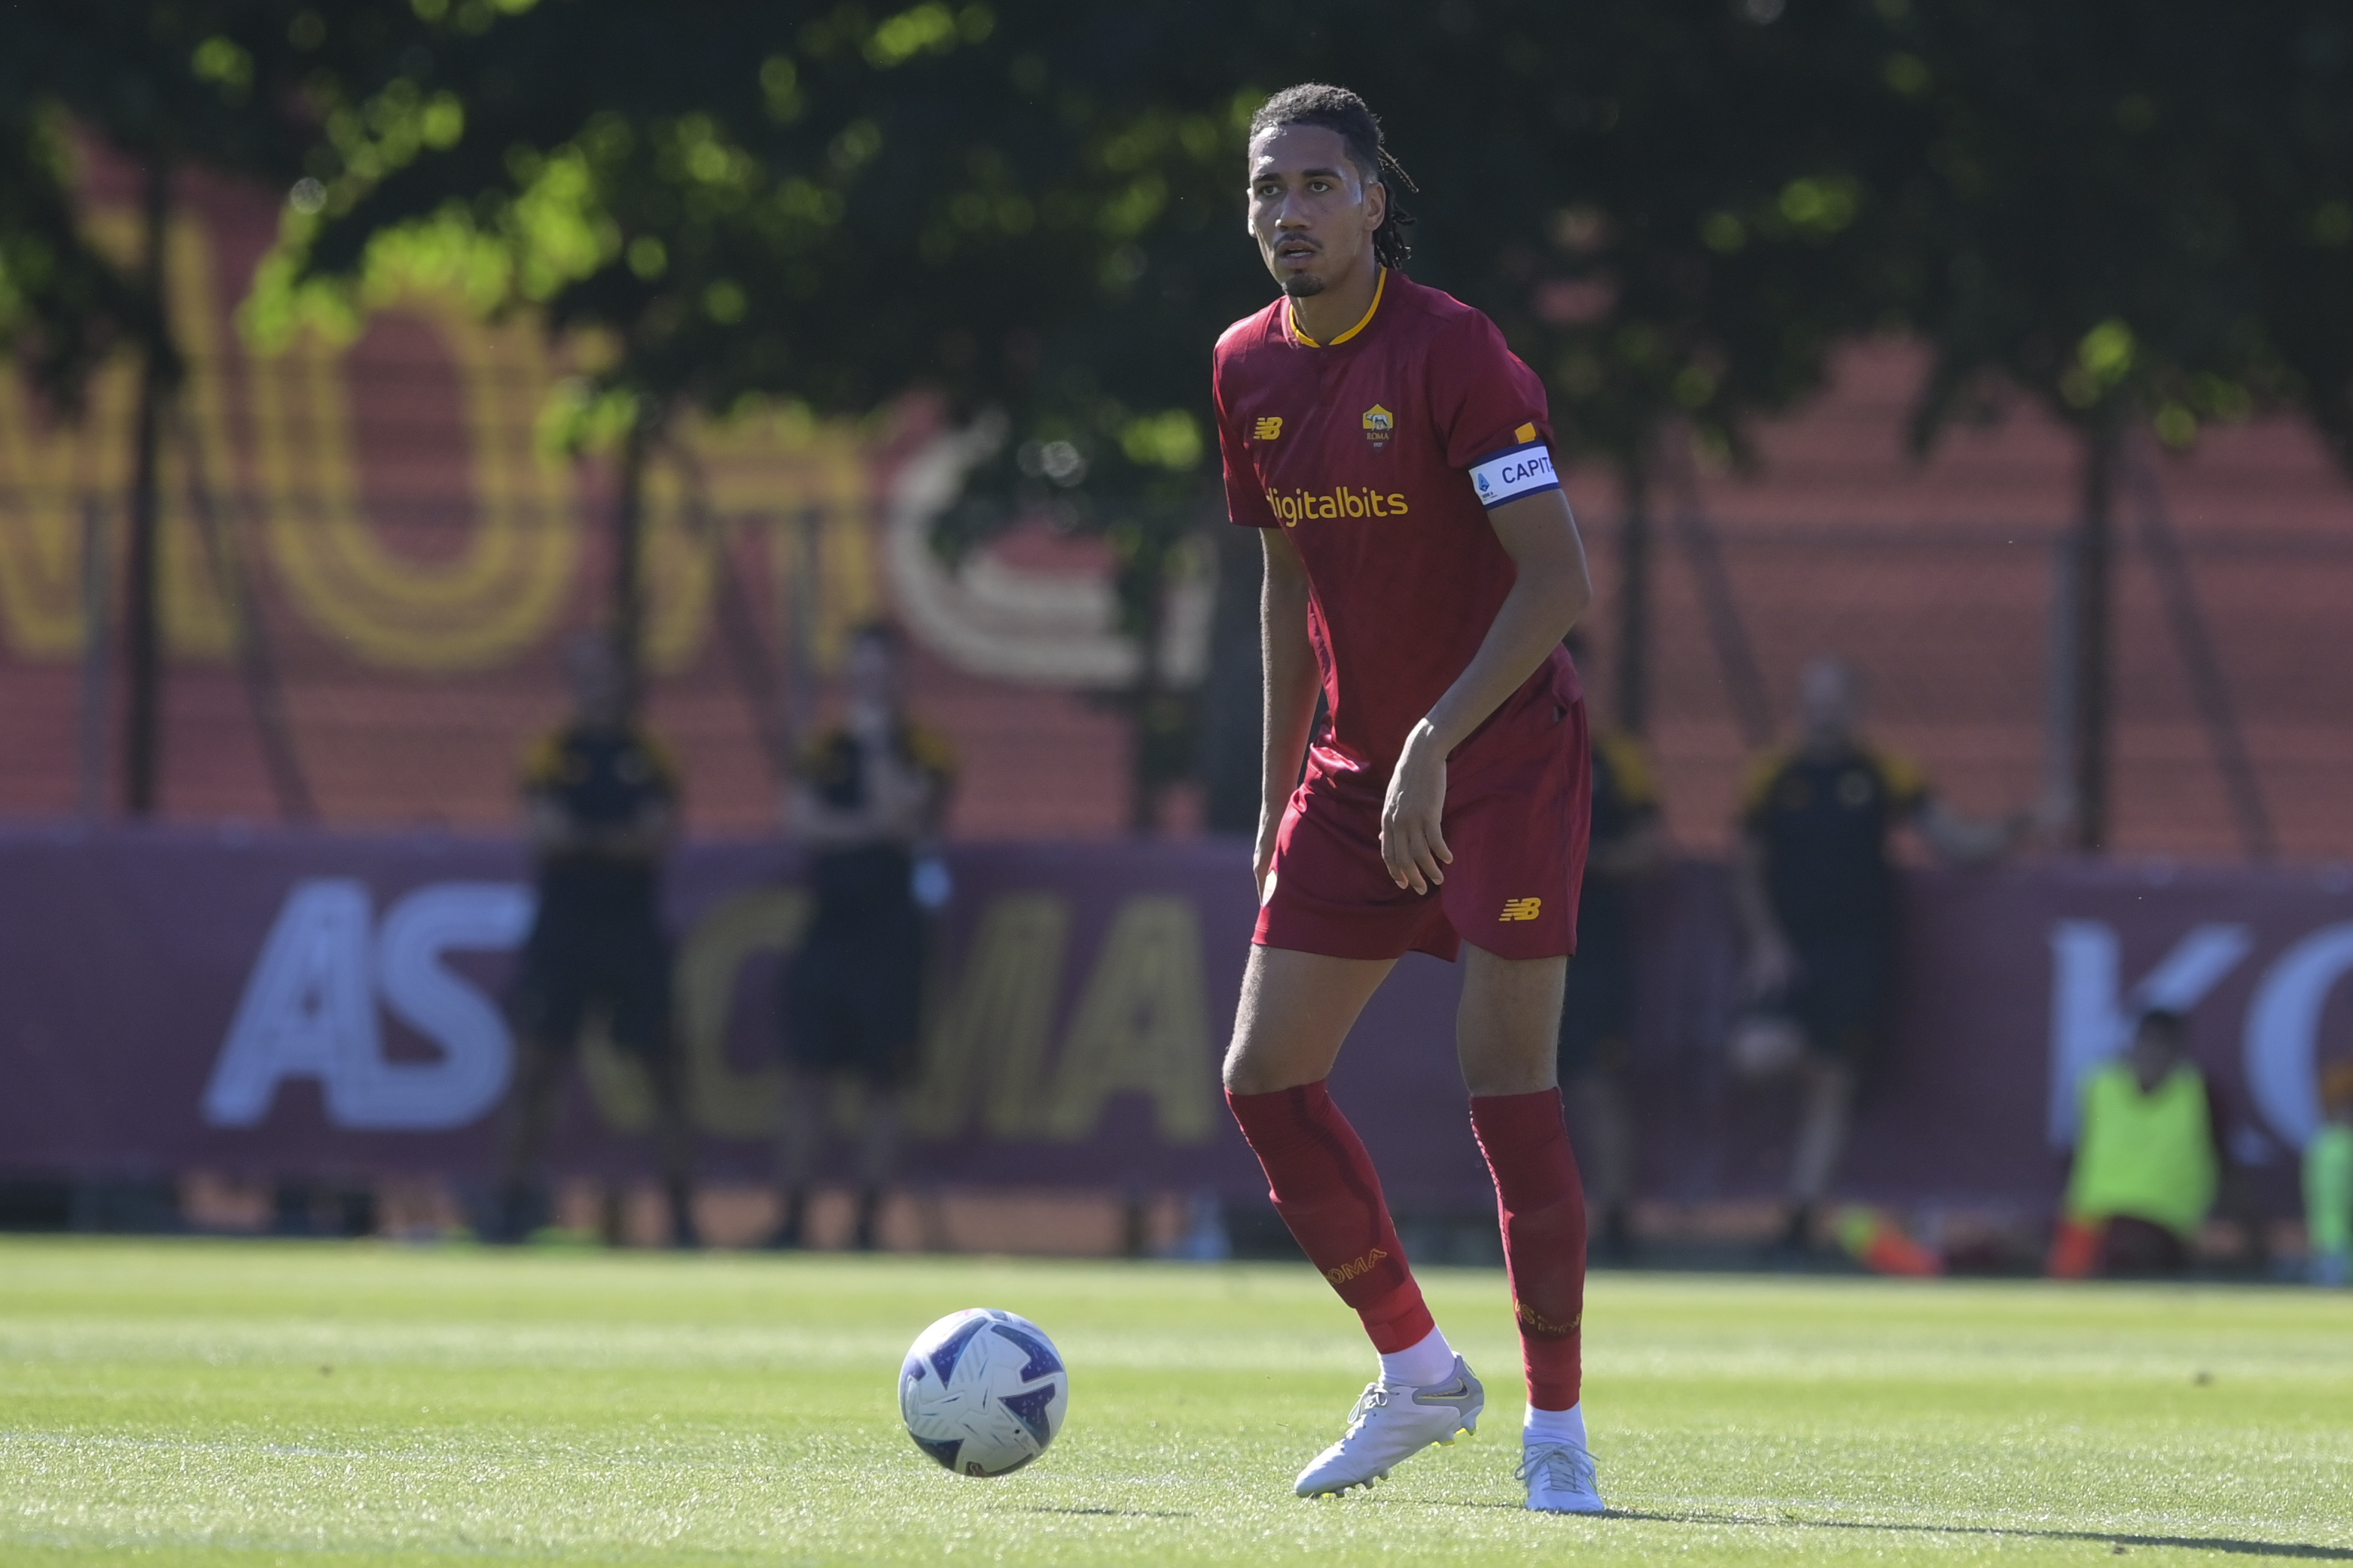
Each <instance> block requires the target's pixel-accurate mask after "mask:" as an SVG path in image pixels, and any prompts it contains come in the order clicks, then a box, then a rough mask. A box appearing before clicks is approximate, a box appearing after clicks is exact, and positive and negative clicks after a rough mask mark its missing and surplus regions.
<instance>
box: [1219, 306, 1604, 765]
mask: <svg viewBox="0 0 2353 1568" xmlns="http://www.w3.org/2000/svg"><path fill="white" fill-rule="evenodd" d="M1213 380H1214V384H1215V388H1216V395H1217V404H1218V438H1219V445H1220V447H1221V448H1222V450H1223V452H1224V456H1225V464H1226V499H1227V505H1228V508H1229V511H1230V513H1231V515H1232V518H1233V521H1235V522H1237V523H1240V524H1241V525H1243V526H1245V527H1251V528H1282V529H1283V530H1285V531H1287V532H1288V533H1289V534H1290V536H1291V540H1292V542H1293V544H1294V545H1296V546H1297V547H1298V551H1299V556H1300V559H1301V560H1302V561H1303V563H1305V564H1306V568H1307V581H1308V589H1309V596H1308V609H1307V622H1308V632H1309V636H1310V637H1312V638H1313V639H1314V644H1315V657H1316V659H1317V662H1318V663H1319V664H1320V665H1321V666H1322V668H1323V676H1324V701H1325V703H1326V705H1327V706H1328V707H1329V709H1330V710H1331V721H1330V724H1329V727H1328V728H1327V729H1326V730H1325V731H1324V733H1323V734H1321V735H1319V736H1318V737H1317V738H1316V741H1315V743H1314V747H1313V749H1312V751H1311V752H1310V758H1309V765H1310V767H1311V768H1312V769H1313V770H1314V771H1316V772H1318V773H1324V774H1327V775H1330V776H1332V777H1333V779H1334V782H1335V783H1338V784H1344V785H1345V784H1358V785H1360V786H1369V787H1370V788H1371V789H1373V790H1374V791H1376V792H1378V791H1383V790H1386V789H1387V788H1388V778H1389V773H1390V772H1391V770H1392V769H1393V768H1394V767H1395V766H1396V764H1397V758H1398V752H1401V751H1403V750H1404V748H1405V738H1406V736H1407V734H1408V733H1409V732H1410V731H1411V730H1412V729H1413V726H1414V725H1415V724H1417V723H1419V722H1420V721H1421V719H1422V718H1423V716H1424V715H1426V714H1427V713H1428V712H1429V711H1430V708H1431V706H1432V705H1433V704H1435V703H1436V702H1437V700H1439V698H1440V697H1441V696H1442V695H1444V694H1445V691H1446V689H1447V688H1448V687H1449V686H1451V685H1452V684H1453V683H1454V680H1455V678H1456V677H1457V676H1460V675H1461V673H1462V671H1463V669H1464V668H1465V667H1466V666H1468V665H1469V664H1470V662H1471V659H1472V656H1473V655H1474V654H1476V653H1477V652H1478V651H1479V645H1480V643H1481V642H1482V640H1483V639H1484V638H1485V637H1486V635H1487V630H1488V628H1489V627H1490V626H1493V624H1494V619H1495V612H1496V610H1497V609H1499V608H1500V607H1501V606H1502V605H1503V602H1504V595H1506V594H1508V593H1510V592H1511V588H1512V584H1513V582H1514V579H1515V578H1516V576H1517V569H1516V568H1515V567H1514V566H1513V564H1512V558H1511V557H1510V556H1509V555H1508V554H1506V553H1505V552H1504V547H1503V544H1502V543H1501V542H1499V541H1498V540H1497V539H1496V537H1495V531H1494V528H1493V525H1492V524H1490V523H1489V522H1488V521H1487V508H1488V507H1489V506H1490V505H1493V504H1497V503H1499V502H1500V501H1503V500H1514V499H1516V498H1518V497H1519V496H1522V495H1528V494H1534V493H1535V492H1536V491H1539V490H1543V489H1557V488H1558V480H1557V479H1556V478H1555V477H1554V474H1553V468H1552V458H1551V445H1552V422H1551V418H1550V416H1549V414H1548V413H1547V410H1546V401H1545V393H1544V384H1543V383H1542V382H1540V381H1538V380H1537V379H1536V376H1535V372H1533V371H1531V370H1529V369H1528V367H1527V366H1526V365H1525V364H1523V363H1521V362H1520V360H1519V357H1518V356H1517V355H1515V354H1514V353H1512V351H1511V350H1510V349H1509V348H1507V347H1506V346H1504V335H1503V333H1501V332H1500V331H1496V330H1495V324H1494V323H1493V321H1489V320H1488V319H1487V318H1486V317H1485V316H1484V315H1483V314H1482V313H1481V312H1479V311H1477V310H1472V308H1471V307H1470V306H1468V305H1465V304H1463V303H1462V302H1461V300H1456V299H1454V298H1453V297H1452V296H1451V295H1448V294H1445V293H1442V292H1440V290H1438V289H1430V288H1425V287H1423V286H1422V285H1420V284H1419V283H1416V282H1414V281H1413V280H1412V279H1409V278H1408V277H1406V276H1405V275H1404V274H1402V273H1400V272H1396V271H1388V272H1385V273H1384V274H1383V276H1382V278H1381V281H1380V285H1379V288H1378V290H1377V292H1376V294H1375V295H1374V298H1373V308H1372V310H1371V311H1370V312H1369V313H1368V314H1367V315H1366V318H1365V319H1364V320H1363V321H1360V322H1358V323H1357V325H1356V328H1355V329H1353V330H1352V331H1348V332H1344V333H1342V334H1341V335H1340V336H1339V337H1337V338H1335V339H1334V340H1333V341H1332V342H1329V343H1326V344H1318V343H1315V342H1311V341H1310V340H1308V339H1305V338H1303V337H1301V336H1300V334H1299V331H1298V329H1297V328H1296V327H1295V326H1294V325H1293V322H1292V320H1291V310H1290V301H1289V300H1283V299H1278V300H1275V301H1274V302H1273V303H1272V304H1271V305H1269V306H1267V308H1266V309H1265V310H1261V311H1259V312H1258V313H1257V314H1256V315H1253V316H1249V317H1246V318H1244V319H1243V320H1241V321H1237V322H1235V323H1234V324H1233V325H1232V326H1230V327H1229V328H1227V329H1226V331H1225V335H1224V336H1222V337H1220V338H1219V340H1218V349H1217V354H1216V358H1215V371H1214V377H1213ZM1482 497H1485V498H1486V499H1485V500H1482ZM1537 692H1543V693H1545V694H1546V695H1547V696H1548V697H1549V698H1550V699H1551V700H1554V701H1556V702H1559V703H1562V704H1564V705H1565V704H1567V703H1569V702H1573V701H1575V700H1577V697H1578V696H1579V695H1580V692H1579V689H1578V687H1577V674H1576V670H1575V668H1574V667H1573V666H1572V665H1571V664H1570V662H1569V658H1568V655H1567V651H1566V650H1563V649H1555V650H1554V653H1553V656H1552V658H1550V659H1549V660H1548V661H1547V662H1546V664H1545V665H1543V666H1541V667H1539V668H1537V670H1536V671H1535V674H1534V675H1532V676H1530V677H1529V678H1528V681H1527V684H1526V685H1525V686H1524V687H1522V688H1521V689H1520V690H1519V691H1518V692H1517V693H1515V694H1514V696H1513V697H1511V698H1509V699H1507V700H1505V701H1504V704H1503V706H1502V707H1501V708H1499V709H1498V710H1497V714H1498V715H1501V714H1503V713H1507V712H1510V711H1511V710H1514V708H1516V707H1518V706H1519V705H1520V704H1521V703H1522V702H1524V701H1525V700H1530V699H1531V698H1532V697H1533V696H1534V695H1535V693H1537ZM1492 726H1493V719H1492V718H1491V719H1490V721H1489V722H1488V723H1487V724H1484V725H1482V726H1481V727H1480V729H1479V730H1478V731H1474V732H1473V733H1472V737H1471V738H1470V739H1469V740H1467V741H1465V742H1463V743H1462V745H1461V748H1460V749H1459V750H1458V751H1457V752H1456V755H1457V757H1468V756H1470V755H1472V754H1473V753H1474V752H1476V750H1477V748H1478V747H1479V743H1480V741H1481V738H1482V736H1483V735H1484V734H1485V733H1486V732H1487V731H1488V730H1489V729H1490V728H1491V727H1492Z"/></svg>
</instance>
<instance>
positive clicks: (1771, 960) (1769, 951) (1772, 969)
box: [1742, 931, 1798, 1001]
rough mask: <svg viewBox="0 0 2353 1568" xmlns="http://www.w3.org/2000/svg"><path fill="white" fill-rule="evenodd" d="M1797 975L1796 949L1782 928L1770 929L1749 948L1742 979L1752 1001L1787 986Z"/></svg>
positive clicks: (1785, 988)
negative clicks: (1780, 930)
mask: <svg viewBox="0 0 2353 1568" xmlns="http://www.w3.org/2000/svg"><path fill="white" fill-rule="evenodd" d="M1797 977H1798V953H1797V950H1796V949H1794V948H1792V947H1791V946H1790V945H1789V941H1788V938H1787V937H1785V936H1783V935H1782V934H1781V933H1780V932H1779V931H1767V932H1766V933H1764V934H1763V935H1761V936H1759V937H1758V938H1757V941H1756V942H1755V943H1754V944H1753V945H1752V946H1751V947H1750V948H1749V950H1748V968H1747V973H1746V974H1745V975H1744V976H1742V980H1743V983H1744V985H1745V987H1746V991H1747V993H1748V996H1749V999H1750V1000H1751V1001H1761V1000H1763V999H1764V998H1766V997H1767V996H1771V995H1773V994H1776V993H1778V992H1781V991H1786V990H1788V988H1789V983H1790V982H1791V981H1793V980H1795V979H1796V978H1797Z"/></svg>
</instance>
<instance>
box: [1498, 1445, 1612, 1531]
mask: <svg viewBox="0 0 2353 1568" xmlns="http://www.w3.org/2000/svg"><path fill="white" fill-rule="evenodd" d="M1518 1473H1519V1479H1522V1480H1524V1481H1525V1482H1527V1483H1528V1507H1530V1508H1531V1509H1534V1510H1535V1511H1536V1512H1538V1513H1599V1512H1600V1511H1601V1487H1600V1484H1599V1480H1598V1479H1596V1477H1595V1475H1594V1469H1593V1456H1592V1455H1590V1454H1588V1453H1587V1452H1586V1451H1585V1450H1584V1449H1582V1448H1580V1447H1577V1445H1576V1444H1574V1443H1571V1442H1568V1441H1567V1440H1565V1439H1558V1438H1534V1439H1531V1440H1530V1441H1529V1442H1528V1443H1527V1445H1526V1447H1525V1449H1524V1450H1523V1457H1522V1458H1521V1460H1520V1468H1519V1472H1518Z"/></svg>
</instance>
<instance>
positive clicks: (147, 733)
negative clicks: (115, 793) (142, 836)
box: [122, 155, 172, 816]
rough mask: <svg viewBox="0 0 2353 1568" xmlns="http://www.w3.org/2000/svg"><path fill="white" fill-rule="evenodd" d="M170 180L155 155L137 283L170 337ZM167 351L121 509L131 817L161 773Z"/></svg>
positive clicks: (148, 375) (146, 398)
mask: <svg viewBox="0 0 2353 1568" xmlns="http://www.w3.org/2000/svg"><path fill="white" fill-rule="evenodd" d="M171 208H172V176H171V171H170V170H169V169H168V168H167V167H166V166H165V164H164V161H163V159H162V157H161V156H160V155H158V156H156V157H153V158H151V159H150V160H149V161H148V163H147V170H146V182H145V186H144V189H143V191H142V198H141V202H140V220H141V230H140V280H141V283H142V286H143V287H144V288H145V289H147V292H148V298H149V300H151V302H152V303H153V307H154V317H153V320H154V323H155V331H157V332H158V333H162V332H165V331H169V330H170V321H171V313H170V300H168V299H167V297H166V295H165V292H164V243H165V236H166V231H167V230H168V228H169V226H170V220H171ZM167 365H168V359H167V351H166V349H165V347H164V344H163V343H161V342H151V343H149V344H148V345H147V348H146V352H145V353H144V354H143V355H142V357H141V361H140V371H139V405H138V411H137V415H136V422H135V423H134V425H133V426H132V456H131V495H130V500H129V504H128V505H127V506H126V507H125V509H124V512H125V518H126V521H127V522H128V527H127V528H126V530H125V532H124V539H123V554H122V575H123V603H122V638H123V648H122V656H123V657H122V668H123V679H124V680H125V681H126V683H127V685H128V690H127V692H126V694H125V695H126V698H127V700H126V702H125V704H124V712H123V745H122V804H123V809H124V810H126V811H127V812H129V813H130V815H132V816H153V815H154V813H155V807H156V802H157V795H158V793H159V791H158V784H159V779H160V775H161V773H162V771H163V735H162V729H163V710H164V702H163V697H164V693H163V685H164V658H163V642H162V637H161V634H160V630H159V628H158V626H157V625H156V605H157V595H156V575H157V571H158V555H159V552H158V550H157V539H156V535H157V532H158V531H159V528H160V526H161V521H162V520H161V511H160V509H161V501H162V493H163V476H162V473H161V471H160V464H161V462H162V457H163V452H162V448H163V430H164V399H165V398H167V397H168V396H170V395H171V388H170V386H169V385H168V384H167Z"/></svg>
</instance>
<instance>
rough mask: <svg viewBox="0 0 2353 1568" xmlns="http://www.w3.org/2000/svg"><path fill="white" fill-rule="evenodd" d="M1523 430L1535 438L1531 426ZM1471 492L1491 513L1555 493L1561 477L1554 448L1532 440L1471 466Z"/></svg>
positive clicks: (1523, 427)
mask: <svg viewBox="0 0 2353 1568" xmlns="http://www.w3.org/2000/svg"><path fill="white" fill-rule="evenodd" d="M1521 428H1522V429H1524V430H1529V433H1530V434H1531V435H1533V434H1534V431H1533V430H1532V429H1530V427H1529V426H1521ZM1471 488H1472V489H1475V490H1477V491H1478V492H1479V502H1480V504H1481V505H1482V506H1485V507H1488V508H1491V509H1492V508H1494V507H1499V506H1501V505H1503V504H1504V502H1505V501H1512V500H1519V499H1520V498H1521V497H1522V496H1532V495H1535V494H1537V493H1538V492H1539V491H1543V490H1556V489H1560V476H1559V475H1558V474H1556V473H1555V472H1554V471H1553V466H1552V448H1551V447H1547V446H1546V445H1545V444H1544V443H1543V442H1542V441H1536V440H1529V441H1524V442H1522V443H1521V444H1520V445H1519V446H1516V447H1506V448H1504V450H1503V451H1500V452H1498V453H1496V454H1495V455H1494V456H1493V457H1491V458H1480V459H1479V460H1478V461H1477V462H1475V463H1473V464H1472V465H1471Z"/></svg>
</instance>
